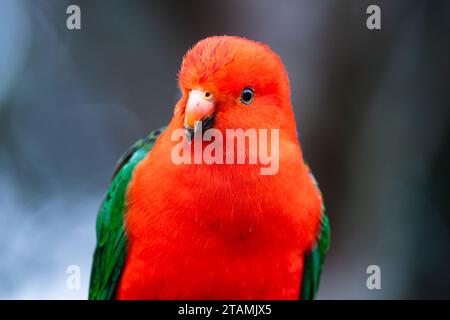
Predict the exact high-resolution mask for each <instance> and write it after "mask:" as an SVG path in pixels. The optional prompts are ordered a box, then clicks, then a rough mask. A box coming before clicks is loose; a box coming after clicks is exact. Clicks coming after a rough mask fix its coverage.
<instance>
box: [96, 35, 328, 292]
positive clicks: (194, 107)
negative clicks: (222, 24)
mask: <svg viewBox="0 0 450 320" xmlns="http://www.w3.org/2000/svg"><path fill="white" fill-rule="evenodd" d="M178 86H179V89H180V91H181V96H180V98H179V100H178V101H177V102H176V104H175V106H174V108H173V109H172V110H173V116H172V119H171V120H170V122H169V124H168V125H167V126H166V127H162V128H160V129H158V130H155V131H152V132H151V133H150V134H148V135H147V136H146V137H144V138H143V139H141V140H139V141H137V142H136V143H135V144H134V145H133V146H132V147H131V148H129V150H128V151H127V152H126V153H125V154H124V155H123V156H122V157H121V159H120V160H119V162H118V165H117V168H116V170H115V172H114V174H113V178H112V181H111V183H110V186H109V188H108V190H107V192H106V195H105V197H104V199H103V202H102V204H101V205H100V209H99V211H98V214H97V220H96V238H97V243H96V247H95V251H94V256H93V262H92V270H91V277H90V284H89V293H88V298H89V299H93V300H115V299H118V300H298V299H305V300H309V299H315V298H316V296H317V292H318V288H319V280H320V276H321V273H322V268H323V265H324V261H325V256H326V254H327V252H328V249H329V244H330V226H329V221H328V217H327V213H326V212H325V206H324V204H323V197H322V193H321V191H320V190H319V187H318V184H317V182H316V180H315V178H314V176H313V175H312V173H311V170H310V168H309V166H308V165H307V164H306V162H305V161H304V158H303V153H302V150H301V147H300V142H299V138H298V133H297V125H296V120H295V117H294V111H293V108H292V105H291V98H290V84H289V79H288V75H287V71H286V69H285V67H284V65H283V63H282V61H281V58H280V57H279V56H278V55H277V54H276V53H275V52H274V51H273V50H272V49H271V48H270V47H269V46H268V45H266V44H264V43H261V42H257V41H253V40H249V39H247V38H243V37H239V36H227V35H223V36H210V37H207V38H205V39H202V40H200V41H199V42H197V43H196V44H195V45H194V46H192V47H191V48H190V49H189V50H188V51H187V52H186V53H185V55H184V57H183V59H182V63H181V67H180V70H179V72H178ZM199 123H200V124H202V125H203V126H199V125H198V124H199ZM251 128H255V129H271V130H274V129H276V130H278V131H277V132H279V142H278V150H275V152H273V153H274V154H273V155H276V156H277V157H278V159H279V160H278V161H279V168H278V171H277V172H276V173H274V174H267V175H263V174H261V172H260V170H259V169H260V168H261V167H262V166H263V164H262V163H261V162H257V163H256V164H250V163H243V164H239V163H221V162H220V161H219V162H218V163H206V162H202V163H200V164H199V163H189V164H179V163H174V161H173V148H174V146H175V145H176V144H177V143H180V142H179V141H174V139H173V134H174V132H178V131H180V130H182V132H183V135H184V137H182V139H183V141H184V142H183V141H182V142H183V143H184V144H183V146H185V147H186V150H190V148H193V145H194V143H195V138H194V139H193V140H192V138H193V137H195V136H196V135H197V134H202V133H203V132H206V131H205V130H208V129H209V130H211V129H215V130H216V133H217V132H219V133H225V132H226V131H227V130H229V129H242V130H247V129H251ZM259 135H260V134H258V136H259ZM205 140H206V139H205ZM210 143H211V141H210ZM271 143H273V141H272V142H271ZM247 147H248V148H250V144H248V146H247V144H246V148H247ZM201 148H207V143H206V145H202V146H201ZM231 151H236V150H235V149H226V150H225V151H224V154H223V156H224V157H226V156H227V155H228V153H230V152H231ZM194 153H195V152H194ZM190 156H192V154H191V155H190ZM233 156H234V157H236V154H232V155H231V159H233ZM246 157H247V158H248V155H247V156H246ZM247 158H246V159H247Z"/></svg>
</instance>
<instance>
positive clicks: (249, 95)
mask: <svg viewBox="0 0 450 320" xmlns="http://www.w3.org/2000/svg"><path fill="white" fill-rule="evenodd" d="M254 98H255V93H254V92H253V89H252V88H245V89H244V90H242V93H241V102H242V103H243V104H246V105H249V104H250V103H252V102H253V99H254Z"/></svg>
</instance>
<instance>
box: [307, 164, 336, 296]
mask: <svg viewBox="0 0 450 320" xmlns="http://www.w3.org/2000/svg"><path fill="white" fill-rule="evenodd" d="M310 177H311V179H312V180H313V183H314V186H315V187H316V188H317V189H318V190H319V192H320V189H319V186H318V184H317V181H316V179H315V178H314V176H313V175H312V173H310ZM329 247H330V224H329V221H328V216H327V213H326V208H325V205H324V204H323V202H322V214H321V220H320V227H319V230H318V235H317V242H316V243H315V245H314V246H313V247H312V249H311V250H310V251H309V252H307V253H305V255H304V259H303V276H302V286H301V293H300V296H301V298H302V299H306V300H311V299H315V297H316V295H317V291H318V289H319V281H320V275H321V273H322V268H323V264H324V262H325V256H326V254H327V253H328V249H329Z"/></svg>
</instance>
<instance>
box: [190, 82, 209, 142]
mask: <svg viewBox="0 0 450 320" xmlns="http://www.w3.org/2000/svg"><path fill="white" fill-rule="evenodd" d="M214 112H215V108H214V97H213V95H212V93H211V92H208V91H203V90H191V92H190V93H189V98H188V101H187V104H186V110H185V114H184V129H185V130H186V135H187V136H188V140H189V141H190V140H191V139H192V136H193V135H194V133H196V132H198V131H199V130H200V128H202V129H203V130H204V129H206V127H207V126H209V125H211V124H212V120H213V118H214Z"/></svg>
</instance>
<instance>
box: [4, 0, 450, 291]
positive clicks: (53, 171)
mask: <svg viewBox="0 0 450 320" xmlns="http://www.w3.org/2000/svg"><path fill="white" fill-rule="evenodd" d="M69 4H77V5H79V6H80V7H81V12H82V18H81V23H82V29H81V30H78V31H69V30H68V29H67V28H66V18H67V15H66V8H67V6H68V5H69ZM369 4H377V5H379V6H380V7H381V19H382V20H381V21H382V30H379V31H369V30H368V29H367V28H366V18H367V16H368V15H367V14H366V8H367V6H368V5H369ZM449 20H450V2H448V1H425V0H424V1H400V0H395V1H392V0H391V1H360V0H353V1H347V0H340V1H335V0H327V1H313V0H309V1H260V0H253V1H239V0H232V1H207V0H203V1H197V2H191V1H183V2H179V3H176V2H167V1H153V2H149V1H143V0H142V1H138V0H134V1H111V0H108V1H106V0H95V1H94V0H90V1H82V0H77V1H73V2H68V1H56V0H54V1H46V0H40V1H34V0H0V298H2V299H14V298H18V299H35V298H36V299H38V298H46V299H76V298H82V299H84V298H86V297H87V289H88V281H89V273H90V264H91V256H92V251H93V248H94V244H95V232H94V229H95V217H96V213H97V209H98V206H99V204H100V202H101V200H102V197H103V194H104V192H105V190H106V188H107V186H108V183H109V179H110V177H111V174H112V172H113V170H114V167H115V163H116V160H117V159H118V157H119V156H120V155H121V154H122V153H123V152H124V151H125V150H126V149H127V147H128V146H129V145H131V144H132V143H133V142H134V141H135V140H137V139H138V138H140V137H142V136H143V135H145V134H146V133H148V132H149V131H150V130H152V129H154V128H157V127H160V126H162V125H165V124H166V123H167V122H168V121H169V119H170V118H171V113H172V109H173V105H174V103H175V102H176V100H177V98H178V96H179V93H178V88H177V82H176V81H177V79H176V73H177V71H178V68H179V64H180V62H181V59H182V57H183V54H184V52H185V51H186V50H187V49H188V48H189V47H190V46H192V45H193V44H194V43H195V42H197V41H198V40H200V39H202V38H204V37H206V36H209V35H221V34H233V35H241V36H245V37H248V38H250V39H254V40H258V41H262V42H265V43H267V44H269V45H270V46H271V47H272V48H273V49H274V50H275V51H276V52H277V53H279V55H280V56H281V58H282V59H283V61H284V63H285V65H286V68H287V70H288V72H289V76H290V80H291V88H292V100H293V104H294V108H295V113H296V117H297V121H298V127H299V133H300V139H301V143H302V146H303V149H304V154H305V158H306V159H307V161H308V162H309V164H310V166H311V167H312V169H313V171H314V173H315V175H316V177H317V180H318V181H319V183H320V187H321V189H322V191H323V193H324V198H325V201H326V206H327V209H328V212H329V216H330V219H331V226H332V247H331V251H330V254H329V256H328V259H327V261H326V265H325V269H324V272H323V277H322V281H321V288H320V291H319V298H322V299H347V298H351V299H366V298H367V299H381V298H386V299H398V298H450V272H449V263H450V245H449V240H450V212H449V211H450V208H449V192H448V189H449V188H448V178H449V161H450V153H449V152H450V125H449V111H450V109H449V107H450V106H449V102H450V90H449V83H450V73H449V57H450V50H449V49H450V45H449V38H450V37H449V32H448V31H449V30H450V28H449ZM372 264H376V265H379V266H380V267H381V287H382V288H381V290H368V289H367V287H366V278H367V277H368V275H367V274H366V268H367V266H369V265H372ZM69 265H78V266H80V268H81V276H82V285H81V288H80V290H69V289H68V288H67V286H66V280H67V276H68V275H67V274H66V269H67V267H68V266H69Z"/></svg>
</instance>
